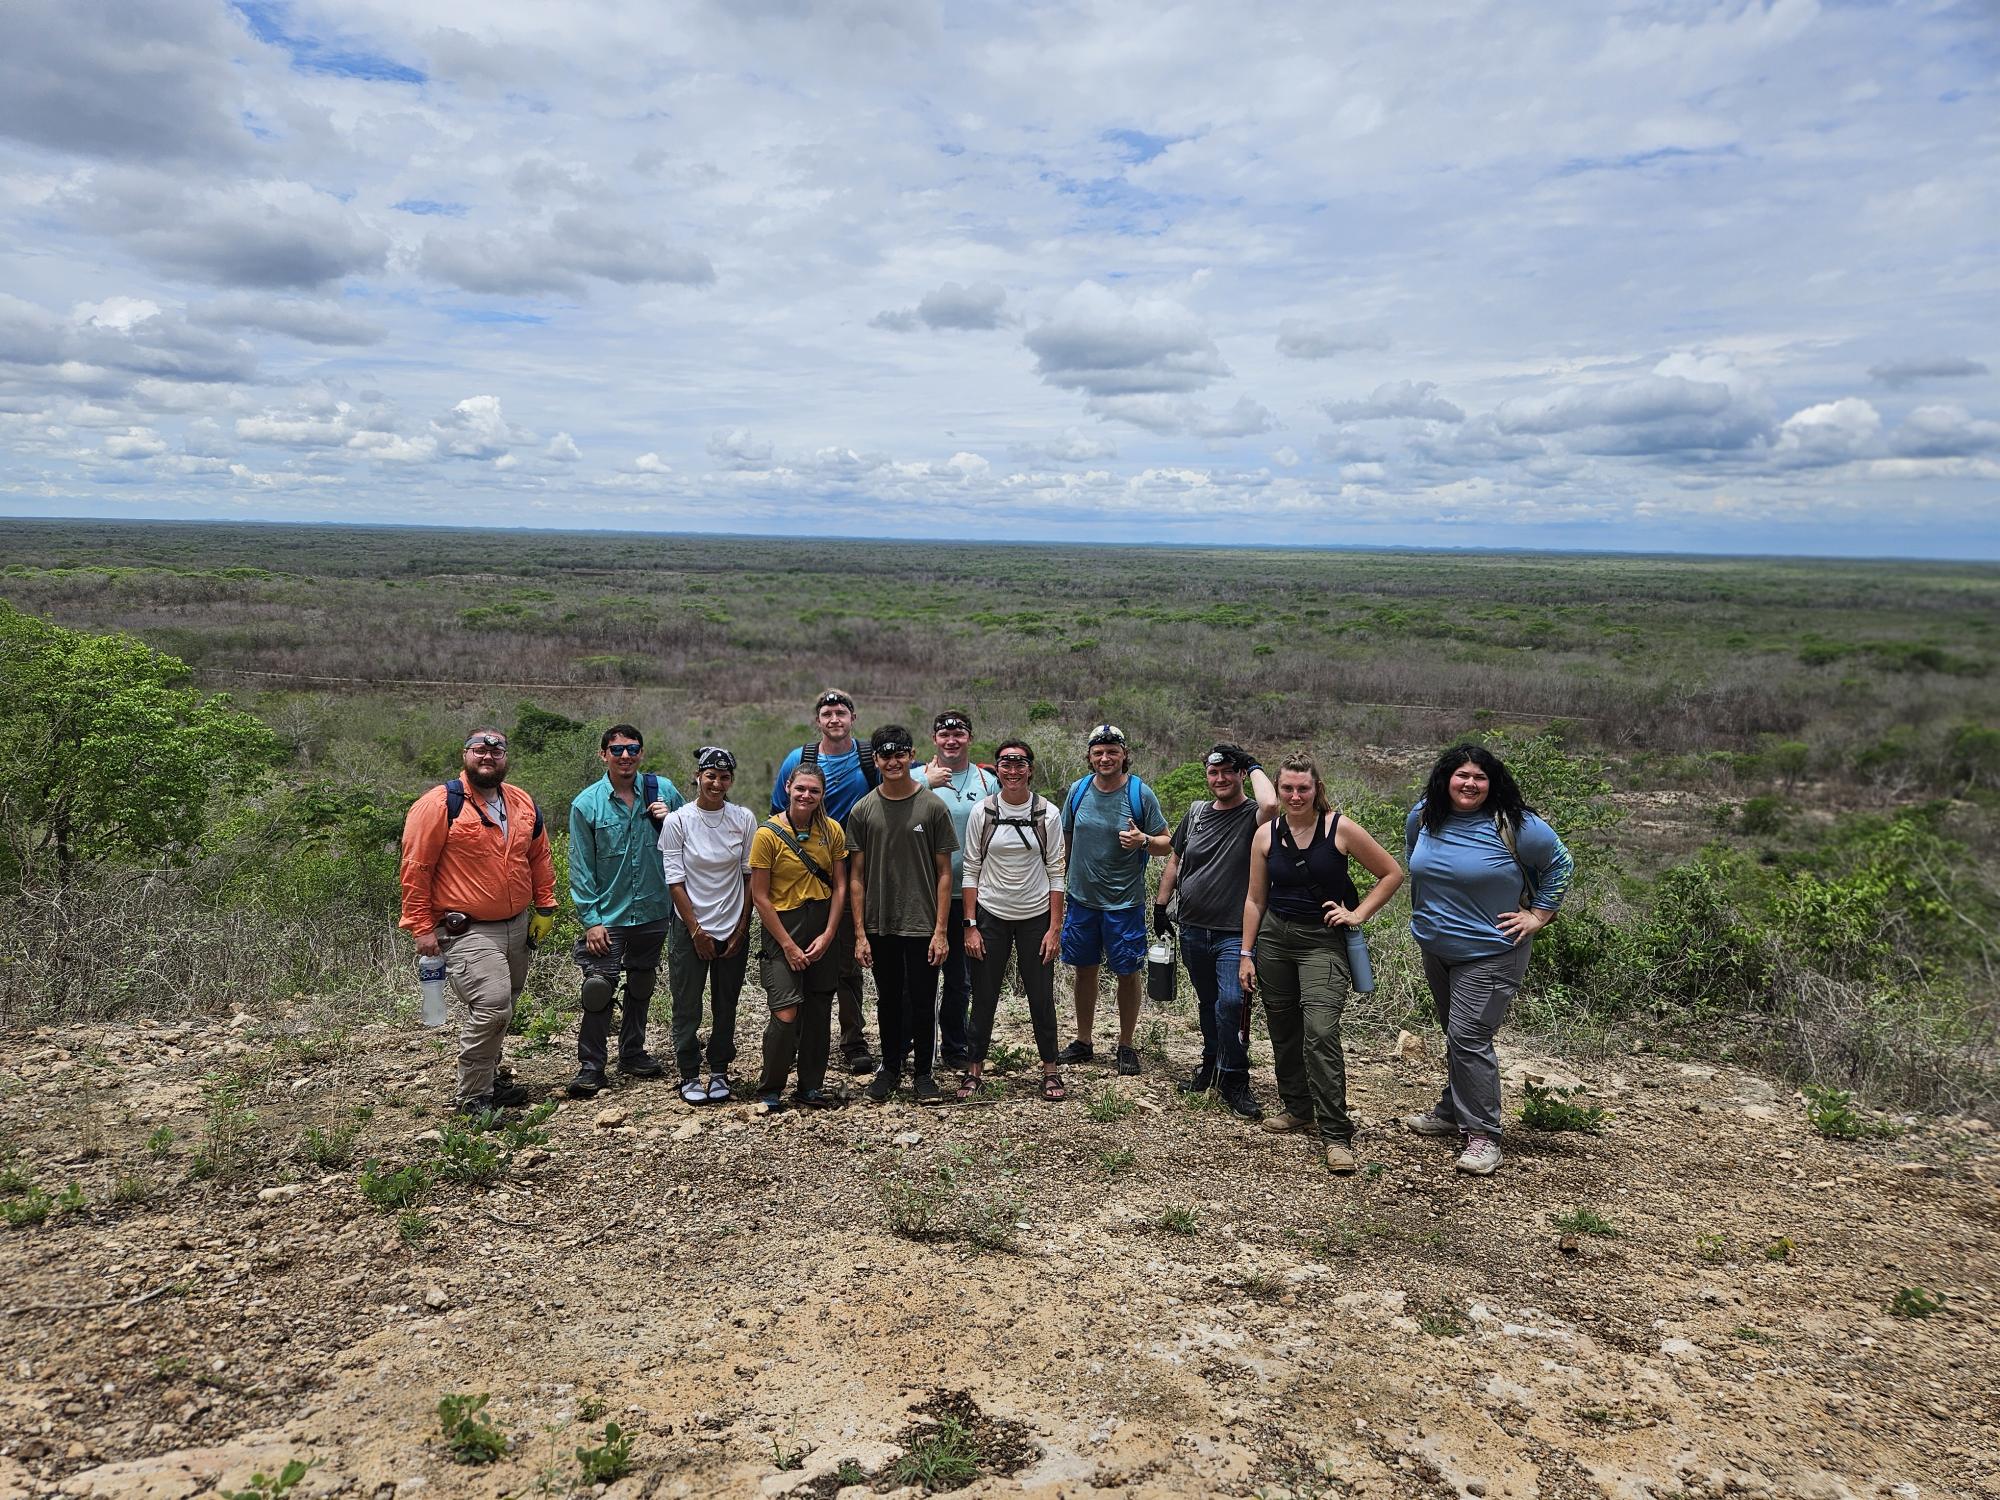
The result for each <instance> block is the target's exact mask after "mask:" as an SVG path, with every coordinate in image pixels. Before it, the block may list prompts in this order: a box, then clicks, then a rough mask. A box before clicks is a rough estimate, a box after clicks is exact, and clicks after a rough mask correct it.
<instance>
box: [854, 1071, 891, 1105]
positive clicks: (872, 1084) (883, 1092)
mask: <svg viewBox="0 0 2000 1500" xmlns="http://www.w3.org/2000/svg"><path fill="white" fill-rule="evenodd" d="M861 1092H862V1093H864V1094H866V1095H867V1096H868V1097H869V1098H870V1099H872V1100H874V1101H875V1102H876V1103H877V1104H887V1103H888V1102H889V1096H890V1095H891V1094H893V1093H895V1092H896V1075H895V1074H894V1073H891V1072H890V1071H889V1070H888V1069H887V1068H883V1069H881V1070H880V1071H879V1072H877V1073H876V1075H875V1076H874V1077H873V1078H871V1079H869V1080H868V1087H867V1088H865V1089H863V1090H862V1091H861Z"/></svg>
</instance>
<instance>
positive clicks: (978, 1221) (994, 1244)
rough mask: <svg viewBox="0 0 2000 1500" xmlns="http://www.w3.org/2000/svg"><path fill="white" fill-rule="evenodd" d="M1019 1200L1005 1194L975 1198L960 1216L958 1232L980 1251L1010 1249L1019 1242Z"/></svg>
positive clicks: (1014, 1247)
mask: <svg viewBox="0 0 2000 1500" xmlns="http://www.w3.org/2000/svg"><path fill="white" fill-rule="evenodd" d="M1020 1218H1021V1200H1020V1199H1019V1198H1016V1197H1013V1196H1011V1195H1008V1194H994V1195H993V1196H991V1197H984V1198H975V1199H972V1200H970V1201H969V1202H967V1203H965V1205H964V1211H963V1212H962V1213H961V1214H960V1215H959V1221H958V1232H959V1235H960V1236H961V1237H962V1238H963V1239H964V1240H965V1242H966V1243H967V1244H969V1245H975V1246H977V1247H978V1248H979V1249H981V1250H1013V1249H1016V1248H1017V1247H1018V1246H1019V1244H1020Z"/></svg>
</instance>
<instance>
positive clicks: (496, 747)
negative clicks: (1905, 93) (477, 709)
mask: <svg viewBox="0 0 2000 1500" xmlns="http://www.w3.org/2000/svg"><path fill="white" fill-rule="evenodd" d="M465 748H466V749H468V750H492V751H495V752H496V753H498V754H500V755H505V754H506V753H507V742H506V741H505V740H503V739H501V738H500V737H499V736H498V735H491V734H475V735H474V736H473V737H472V738H471V739H469V740H467V741H466V742H465Z"/></svg>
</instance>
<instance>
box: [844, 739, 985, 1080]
mask: <svg viewBox="0 0 2000 1500" xmlns="http://www.w3.org/2000/svg"><path fill="white" fill-rule="evenodd" d="M912 743H913V742H912V740H911V737H910V731H909V730H907V729H905V728H903V727H902V726H901V725H900V724H885V725H883V726H882V728H880V729H878V730H876V731H875V733H874V734H873V735H871V736H870V737H869V746H870V748H871V749H872V750H873V751H874V752H875V767H876V769H877V770H878V771H880V772H881V773H882V784H881V785H880V786H878V787H877V788H876V789H875V790H874V791H872V792H870V793H869V794H868V795H867V796H865V797H863V798H862V799H861V800H860V801H859V802H857V803H855V804H854V808H853V810H852V811H851V812H849V813H848V815H847V818H846V821H845V823H844V825H843V826H844V828H845V831H846V833H847V847H848V860H847V864H848V874H847V885H848V892H849V895H848V902H849V905H850V906H851V907H852V908H853V910H854V928H855V932H856V934H857V935H856V938H855V942H854V956H855V958H856V960H858V961H859V962H860V964H861V966H862V967H863V968H864V969H867V968H872V969H874V971H875V1020H876V1025H877V1027H878V1028H879V1029H880V1031H881V1033H882V1067H881V1071H879V1072H878V1073H876V1075H875V1077H874V1079H873V1080H872V1081H871V1082H870V1083H869V1085H868V1088H867V1094H868V1097H869V1098H870V1099H873V1100H874V1101H875V1102H876V1103H877V1104H881V1103H884V1102H886V1101H887V1100H888V1098H889V1096H890V1095H891V1094H892V1093H894V1092H895V1091H896V1085H897V1084H898V1083H899V1082H900V1081H901V1080H902V1076H903V1057H904V1055H905V1054H906V1053H908V1052H910V1051H912V1050H913V1049H914V1051H915V1054H916V1082H915V1089H916V1095H917V1102H918V1103H919V1104H936V1103H937V1102H938V1101H939V1100H941V1099H942V1098H943V1097H944V1096H943V1094H942V1093H940V1092H939V1090H938V1086H937V1080H936V1079H935V1078H933V1077H932V1076H931V1068H932V1065H933V1053H934V1049H935V1048H936V1046H937V984H938V966H939V965H941V964H942V963H943V962H944V960H945V955H946V954H947V953H948V952H949V951H950V948H951V945H950V942H949V940H948V935H947V931H946V927H945V924H946V923H947V922H948V921H950V920H951V915H952V906H953V902H952V899H951V855H952V851H953V850H955V849H956V848H958V835H957V834H956V833H955V832H953V830H952V826H951V810H950V809H949V808H947V807H946V806H945V805H944V803H943V801H942V800H941V799H940V798H939V797H938V795H937V793H935V792H933V791H931V790H930V789H929V788H928V787H923V786H919V785H918V784H917V783H916V782H915V781H914V780H912V779H911V776H910V750H911V747H912Z"/></svg>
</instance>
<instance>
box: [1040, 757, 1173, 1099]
mask: <svg viewBox="0 0 2000 1500" xmlns="http://www.w3.org/2000/svg"><path fill="white" fill-rule="evenodd" d="M1088 758H1089V760H1090V771H1091V775H1090V779H1089V781H1088V782H1086V783H1085V785H1084V786H1083V788H1082V791H1081V793H1080V794H1078V795H1077V796H1076V797H1075V798H1074V799H1073V800H1074V802H1075V809H1076V811H1075V816H1074V818H1073V819H1071V818H1068V817H1065V819H1064V821H1065V822H1066V823H1070V824H1071V827H1070V828H1069V829H1067V830H1066V837H1067V840H1068V844H1069V878H1068V896H1069V899H1068V902H1067V904H1066V905H1065V906H1064V908H1063V929H1062V960H1063V962H1064V963H1066V964H1068V965H1069V966H1070V967H1071V968H1073V969H1074V970H1076V1040H1075V1041H1073V1042H1071V1043H1070V1044H1069V1045H1068V1046H1067V1047H1065V1048H1063V1050H1062V1061H1064V1062H1066V1063H1082V1062H1089V1061H1090V1060H1091V1059H1092V1058H1093V1057H1094V1056H1096V1049H1095V1048H1094V1047H1093V1046H1092V1036H1091V1033H1092V1030H1093V1028H1094V1026H1095V1024H1096V1021H1097V970H1098V967H1099V965H1100V964H1102V963H1103V962H1104V960H1105V959H1106V958H1107V957H1108V958H1109V959H1110V961H1111V972H1112V973H1113V974H1114V975H1116V976H1117V980H1118V1053H1117V1063H1118V1071H1119V1072H1120V1073H1128V1074H1129V1073H1136V1072H1138V1071H1139V1052H1138V1049H1137V1048H1135V1047H1134V1046H1133V1045H1132V1033H1133V1031H1134V1030H1135V1029H1136V1028H1137V1027H1138V1025H1139V970H1140V969H1141V968H1142V967H1143V966H1144V965H1145V962H1146V919H1145V907H1146V861H1147V860H1148V859H1149V858H1151V857H1152V856H1153V855H1155V854H1165V853H1166V852H1167V851H1168V849H1169V848H1170V847H1171V845H1170V842H1169V840H1168V838H1167V820H1166V816H1165V815H1164V814H1163V813H1161V811H1160V802H1159V799H1158V798H1157V797H1155V796H1154V795H1153V789H1152V788H1151V787H1149V786H1145V785H1143V784H1142V785H1141V787H1140V789H1139V806H1138V818H1137V820H1136V821H1135V820H1134V818H1133V806H1132V789H1131V787H1130V786H1129V785H1128V783H1129V782H1130V781H1131V779H1132V752H1131V751H1130V750H1128V749H1127V748H1126V745H1125V731H1124V730H1122V729H1120V728H1119V727H1118V726H1117V725H1116V724H1099V725H1098V726H1097V727H1096V728H1095V729H1093V730H1091V732H1090V749H1089V757H1088Z"/></svg>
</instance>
